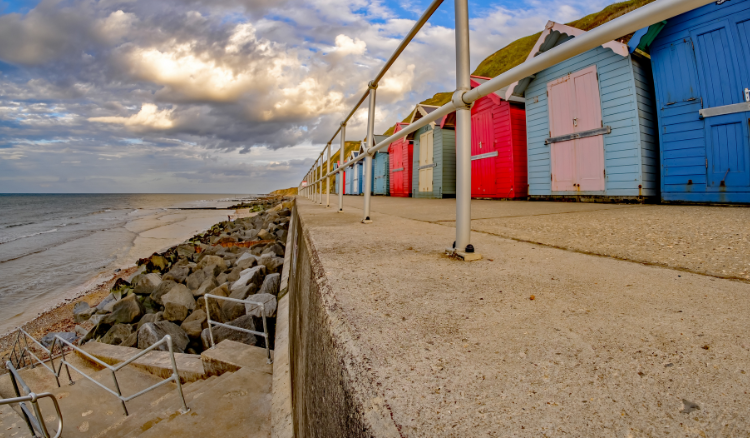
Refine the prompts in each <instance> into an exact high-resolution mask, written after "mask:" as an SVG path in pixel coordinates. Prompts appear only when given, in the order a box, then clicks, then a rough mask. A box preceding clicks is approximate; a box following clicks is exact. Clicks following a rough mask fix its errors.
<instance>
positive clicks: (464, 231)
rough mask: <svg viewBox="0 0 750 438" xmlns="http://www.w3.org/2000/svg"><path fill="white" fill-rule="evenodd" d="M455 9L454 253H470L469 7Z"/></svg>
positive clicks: (458, 2) (463, 2) (464, 1)
mask: <svg viewBox="0 0 750 438" xmlns="http://www.w3.org/2000/svg"><path fill="white" fill-rule="evenodd" d="M455 6H456V8H455V9H456V92H455V93H454V94H453V104H454V106H455V107H456V248H455V250H456V251H459V252H466V253H473V252H474V247H473V246H471V106H470V105H467V104H466V102H464V100H463V95H464V93H466V92H467V91H470V90H471V73H470V70H469V68H470V65H469V63H470V58H469V4H468V0H455Z"/></svg>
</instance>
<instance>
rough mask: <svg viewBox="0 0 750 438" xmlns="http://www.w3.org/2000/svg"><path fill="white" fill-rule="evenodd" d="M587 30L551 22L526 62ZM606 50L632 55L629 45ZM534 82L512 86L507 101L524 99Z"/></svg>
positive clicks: (614, 44)
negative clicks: (516, 98)
mask: <svg viewBox="0 0 750 438" xmlns="http://www.w3.org/2000/svg"><path fill="white" fill-rule="evenodd" d="M585 33H586V31H585V30H581V29H577V28H575V27H572V26H568V25H566V24H560V23H555V22H554V21H550V22H548V23H547V25H546V26H545V27H544V31H543V32H542V34H541V35H540V36H539V38H538V39H537V41H536V44H534V47H533V48H532V49H531V52H530V53H529V56H527V57H526V61H529V60H531V59H533V58H535V57H537V56H539V55H541V54H542V53H544V52H547V51H549V50H552V49H554V48H555V47H557V46H559V45H561V44H564V43H566V42H568V41H570V40H572V39H573V38H575V37H577V36H580V35H583V34H585ZM602 47H604V48H605V49H611V50H612V51H613V52H615V53H617V54H618V55H620V56H623V57H627V56H628V55H629V54H630V51H629V50H628V46H627V44H623V43H621V42H617V41H610V42H608V43H604V44H602ZM532 80H534V76H533V75H532V76H529V77H526V78H524V79H521V80H520V81H517V82H514V83H513V84H511V85H510V86H509V87H508V88H507V90H506V92H505V96H506V99H507V100H510V98H511V96H517V97H523V95H524V93H525V92H526V88H528V86H529V84H531V81H532Z"/></svg>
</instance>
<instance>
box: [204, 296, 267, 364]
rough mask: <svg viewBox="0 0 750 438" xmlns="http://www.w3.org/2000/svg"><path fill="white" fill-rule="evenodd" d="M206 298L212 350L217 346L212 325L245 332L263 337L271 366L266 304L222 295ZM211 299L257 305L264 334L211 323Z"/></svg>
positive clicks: (216, 322)
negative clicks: (209, 304) (261, 318)
mask: <svg viewBox="0 0 750 438" xmlns="http://www.w3.org/2000/svg"><path fill="white" fill-rule="evenodd" d="M204 297H205V299H206V319H207V321H208V334H209V337H210V338H211V348H214V347H215V346H216V344H215V343H214V332H213V330H212V329H211V326H212V325H216V326H219V327H224V328H228V329H231V330H237V331H240V332H244V333H249V334H251V335H257V336H263V338H265V341H266V342H265V344H266V355H267V356H268V363H269V364H270V363H273V359H271V348H270V346H269V345H268V339H269V336H268V325H267V324H266V306H265V304H263V303H259V302H257V301H251V300H247V299H246V300H240V299H237V298H229V297H222V296H220V295H211V294H206V295H204ZM209 298H216V299H217V300H224V301H231V302H233V303H244V304H255V305H258V306H260V312H261V316H262V317H263V333H261V332H256V331H255V330H248V329H245V328H242V327H237V326H234V325H229V324H224V323H221V322H218V321H211V312H210V311H209V307H208V299H209Z"/></svg>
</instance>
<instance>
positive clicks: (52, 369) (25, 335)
mask: <svg viewBox="0 0 750 438" xmlns="http://www.w3.org/2000/svg"><path fill="white" fill-rule="evenodd" d="M17 333H18V334H17V336H16V340H15V342H14V343H13V349H12V351H11V357H10V359H11V360H10V362H11V363H13V360H12V359H13V356H16V364H15V365H14V367H16V368H17V369H23V368H26V367H27V366H29V365H30V366H31V368H34V361H36V362H37V363H38V364H39V365H41V366H43V367H44V368H46V369H47V371H49V372H50V373H52V375H54V376H55V381H56V382H57V387H58V388H59V387H60V370H61V368H57V369H55V359H56V358H59V357H61V355H60V354H58V355H57V356H55V355H54V354H53V351H54V350H55V343H56V342H57V336H55V339H53V340H52V345H51V346H50V348H49V349H48V348H47V347H45V346H44V345H42V344H41V343H40V342H39V341H37V340H36V339H34V337H33V336H31V335H30V334H28V333H27V332H26V331H25V330H24V329H22V328H19V329H18V331H17ZM22 335H23V338H21V336H22ZM21 339H23V342H24V344H26V345H25V346H24V347H22V348H21V352H20V357H19V356H18V354H16V345H18V346H19V347H20V340H21ZM27 339H31V340H32V341H33V342H34V344H36V345H37V346H38V347H39V348H41V349H42V351H44V352H45V353H47V357H48V359H47V360H49V362H50V365H51V366H47V364H46V363H44V362H45V360H42V359H40V358H39V357H38V356H37V355H35V354H34V352H33V351H32V350H31V349H30V348H29V344H28V342H27ZM27 355H28V356H30V357H31V358H32V359H34V360H31V359H29V365H26V356H27ZM21 362H23V366H21Z"/></svg>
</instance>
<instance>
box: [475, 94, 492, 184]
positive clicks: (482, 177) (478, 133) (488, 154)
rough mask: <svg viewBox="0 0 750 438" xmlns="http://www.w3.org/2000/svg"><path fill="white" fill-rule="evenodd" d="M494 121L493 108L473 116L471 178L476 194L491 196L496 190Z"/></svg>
mask: <svg viewBox="0 0 750 438" xmlns="http://www.w3.org/2000/svg"><path fill="white" fill-rule="evenodd" d="M492 122H493V119H492V109H488V110H486V111H482V112H480V113H478V114H475V115H474V116H472V118H471V156H472V161H471V180H472V195H474V196H480V197H489V196H493V195H494V194H495V192H496V187H495V162H496V161H497V155H496V152H497V151H496V149H495V142H494V133H493V128H494V126H493V124H492ZM493 154H495V155H493Z"/></svg>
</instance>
